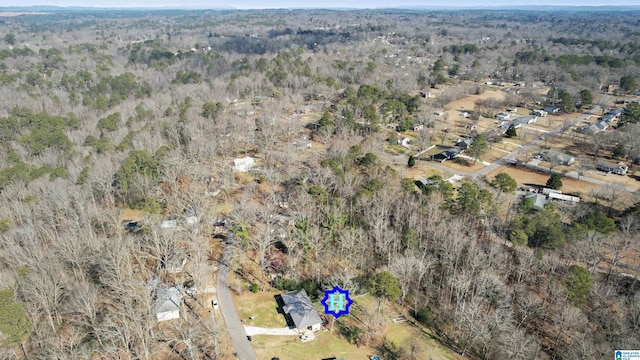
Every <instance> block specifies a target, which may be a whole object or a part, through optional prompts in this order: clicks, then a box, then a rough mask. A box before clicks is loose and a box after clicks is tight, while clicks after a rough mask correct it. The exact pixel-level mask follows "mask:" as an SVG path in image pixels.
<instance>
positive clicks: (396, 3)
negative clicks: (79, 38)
mask: <svg viewBox="0 0 640 360" xmlns="http://www.w3.org/2000/svg"><path fill="white" fill-rule="evenodd" d="M29 5H57V6H99V7H205V8H206V7H212V8H215V7H229V6H231V7H234V8H237V9H264V8H308V7H313V8H318V7H323V8H326V7H353V8H377V7H401V6H458V7H475V6H505V5H507V6H509V5H510V6H513V5H582V6H598V5H640V0H475V1H474V0H445V1H442V0H364V1H363V0H360V1H354V0H322V1H318V0H315V1H314V0H237V1H233V0H2V1H0V6H29Z"/></svg>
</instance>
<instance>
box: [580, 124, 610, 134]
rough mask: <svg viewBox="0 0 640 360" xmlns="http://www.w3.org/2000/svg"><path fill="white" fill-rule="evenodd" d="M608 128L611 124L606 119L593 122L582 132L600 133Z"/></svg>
mask: <svg viewBox="0 0 640 360" xmlns="http://www.w3.org/2000/svg"><path fill="white" fill-rule="evenodd" d="M607 128H609V124H607V123H606V122H605V121H598V122H595V123H591V124H590V125H589V126H587V127H585V128H584V129H583V131H582V132H583V133H584V134H587V135H593V134H597V133H599V132H600V131H605V130H606V129H607Z"/></svg>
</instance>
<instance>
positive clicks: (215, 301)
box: [211, 299, 218, 309]
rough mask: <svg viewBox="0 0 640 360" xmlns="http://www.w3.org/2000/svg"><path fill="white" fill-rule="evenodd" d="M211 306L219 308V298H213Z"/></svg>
mask: <svg viewBox="0 0 640 360" xmlns="http://www.w3.org/2000/svg"><path fill="white" fill-rule="evenodd" d="M211 307H212V308H214V309H218V300H216V299H213V300H211Z"/></svg>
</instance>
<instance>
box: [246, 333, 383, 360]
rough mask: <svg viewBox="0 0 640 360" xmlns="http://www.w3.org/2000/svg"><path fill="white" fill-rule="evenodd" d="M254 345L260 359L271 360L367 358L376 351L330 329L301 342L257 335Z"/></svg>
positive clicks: (288, 337) (284, 337) (286, 337)
mask: <svg viewBox="0 0 640 360" xmlns="http://www.w3.org/2000/svg"><path fill="white" fill-rule="evenodd" d="M252 345H253V348H254V349H255V351H256V355H257V356H258V359H259V360H270V359H271V358H273V357H279V358H280V360H304V359H323V358H328V357H332V356H335V357H338V358H339V357H344V358H346V359H349V360H351V359H354V360H357V359H362V360H366V359H368V357H367V356H368V355H371V354H374V353H375V351H374V350H373V349H371V348H369V347H366V346H360V347H357V346H356V345H353V344H349V342H347V341H346V340H345V339H343V338H341V337H339V336H338V335H337V334H336V333H330V332H329V331H321V332H318V333H316V339H315V340H313V341H310V342H307V343H303V342H301V341H300V339H298V338H297V337H290V336H269V335H256V336H254V337H253V341H252Z"/></svg>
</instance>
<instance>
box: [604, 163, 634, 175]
mask: <svg viewBox="0 0 640 360" xmlns="http://www.w3.org/2000/svg"><path fill="white" fill-rule="evenodd" d="M596 168H598V170H602V171H606V172H611V173H614V174H618V175H625V174H626V173H627V171H628V170H629V167H628V166H627V165H626V164H625V163H623V162H619V163H617V164H616V163H614V162H611V161H606V160H600V161H598V163H597V164H596Z"/></svg>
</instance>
